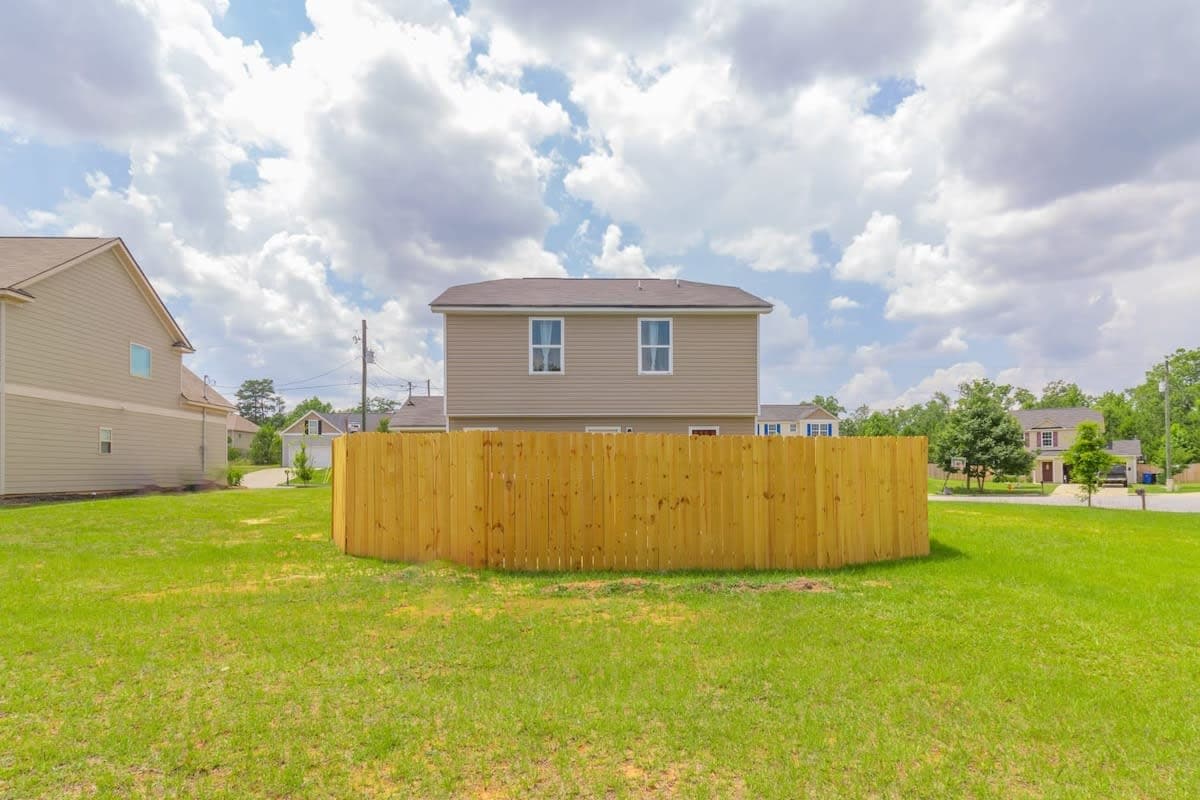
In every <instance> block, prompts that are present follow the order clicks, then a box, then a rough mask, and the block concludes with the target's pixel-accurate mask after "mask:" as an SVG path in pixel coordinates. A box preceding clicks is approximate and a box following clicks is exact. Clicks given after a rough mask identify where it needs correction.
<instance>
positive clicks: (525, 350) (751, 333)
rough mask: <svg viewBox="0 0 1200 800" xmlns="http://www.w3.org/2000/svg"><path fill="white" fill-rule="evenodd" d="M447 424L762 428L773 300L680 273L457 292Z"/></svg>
mask: <svg viewBox="0 0 1200 800" xmlns="http://www.w3.org/2000/svg"><path fill="white" fill-rule="evenodd" d="M430 307H431V308H432V309H433V311H435V312H437V313H439V314H442V315H444V317H443V318H444V325H445V329H444V336H443V341H444V344H445V370H446V375H445V387H446V417H447V427H448V429H449V430H462V429H468V428H494V429H507V430H515V429H520V430H554V431H591V432H595V433H615V432H618V431H624V432H635V431H636V432H639V433H641V432H658V433H683V434H686V433H694V434H705V435H712V434H718V433H720V434H731V433H736V434H753V433H754V424H755V417H756V415H757V414H758V346H759V337H758V328H759V319H760V317H761V315H763V314H766V313H769V312H770V311H771V308H772V306H771V304H770V303H768V302H767V301H765V300H763V299H761V298H758V297H755V296H754V295H752V294H749V293H748V292H745V291H743V290H741V289H738V288H735V287H732V286H717V285H713V284H706V283H695V282H693V281H683V280H673V279H648V278H642V279H634V278H515V279H506V280H495V281H484V282H482V283H471V284H466V285H463V286H454V287H451V288H450V289H447V290H446V291H445V292H443V293H442V294H441V295H440V296H439V297H438V298H437V299H436V300H434V301H433V302H432V303H431V304H430Z"/></svg>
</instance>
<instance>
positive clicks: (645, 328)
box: [638, 319, 675, 375]
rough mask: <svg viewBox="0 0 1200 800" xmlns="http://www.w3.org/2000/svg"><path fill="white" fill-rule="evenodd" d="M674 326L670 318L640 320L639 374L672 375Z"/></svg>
mask: <svg viewBox="0 0 1200 800" xmlns="http://www.w3.org/2000/svg"><path fill="white" fill-rule="evenodd" d="M673 328H674V326H673V325H672V324H671V320H670V319H639V320H638V374H639V375H670V374H671V369H672V362H673V361H674V351H673V347H674V344H675V342H674V338H675V337H674V330H673Z"/></svg>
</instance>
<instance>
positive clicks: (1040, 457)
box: [1012, 408, 1142, 484]
mask: <svg viewBox="0 0 1200 800" xmlns="http://www.w3.org/2000/svg"><path fill="white" fill-rule="evenodd" d="M1012 414H1013V416H1014V417H1016V418H1017V421H1018V422H1019V423H1021V429H1022V430H1023V431H1024V433H1025V447H1026V448H1028V449H1029V450H1030V451H1032V452H1033V453H1034V454H1035V455H1036V457H1037V458H1036V460H1035V461H1034V465H1033V471H1032V473H1031V478H1032V480H1033V481H1034V482H1035V483H1070V482H1071V467H1070V466H1069V465H1067V464H1064V463H1063V453H1065V452H1066V451H1067V450H1069V449H1070V447H1071V445H1072V444H1074V443H1075V433H1076V430H1077V429H1078V428H1079V425H1080V424H1081V423H1084V422H1094V423H1096V424H1097V425H1098V426H1100V430H1101V431H1103V430H1104V415H1103V414H1101V413H1100V412H1099V411H1096V410H1094V409H1091V408H1031V409H1022V410H1020V411H1014V412H1012ZM1107 451H1108V453H1110V454H1111V455H1113V456H1116V457H1117V458H1118V459H1120V460H1121V462H1122V463H1121V464H1120V465H1119V466H1120V468H1121V470H1122V471H1123V472H1124V476H1125V477H1124V480H1125V481H1126V482H1127V483H1130V484H1132V483H1134V482H1135V481H1136V480H1137V464H1138V461H1139V460H1140V459H1141V456H1142V443H1141V442H1140V441H1138V440H1137V439H1118V440H1117V441H1115V442H1113V443H1112V445H1111V446H1110V447H1108V448H1107ZM1114 473H1116V470H1115V469H1114Z"/></svg>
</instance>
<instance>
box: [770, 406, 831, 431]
mask: <svg viewBox="0 0 1200 800" xmlns="http://www.w3.org/2000/svg"><path fill="white" fill-rule="evenodd" d="M754 432H755V433H757V434H760V435H762V436H837V435H838V418H837V417H835V416H834V415H833V414H830V413H829V412H828V411H826V410H825V409H823V408H821V407H820V406H818V405H813V404H812V403H795V404H790V405H776V404H770V405H763V406H762V407H760V408H759V411H758V422H757V424H756V425H755V429H754Z"/></svg>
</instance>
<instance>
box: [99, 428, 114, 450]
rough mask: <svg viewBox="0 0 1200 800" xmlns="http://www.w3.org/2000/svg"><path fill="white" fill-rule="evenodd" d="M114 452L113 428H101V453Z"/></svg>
mask: <svg viewBox="0 0 1200 800" xmlns="http://www.w3.org/2000/svg"><path fill="white" fill-rule="evenodd" d="M111 453H112V428H101V429H100V454H101V455H105V456H106V455H109V454H111Z"/></svg>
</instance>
